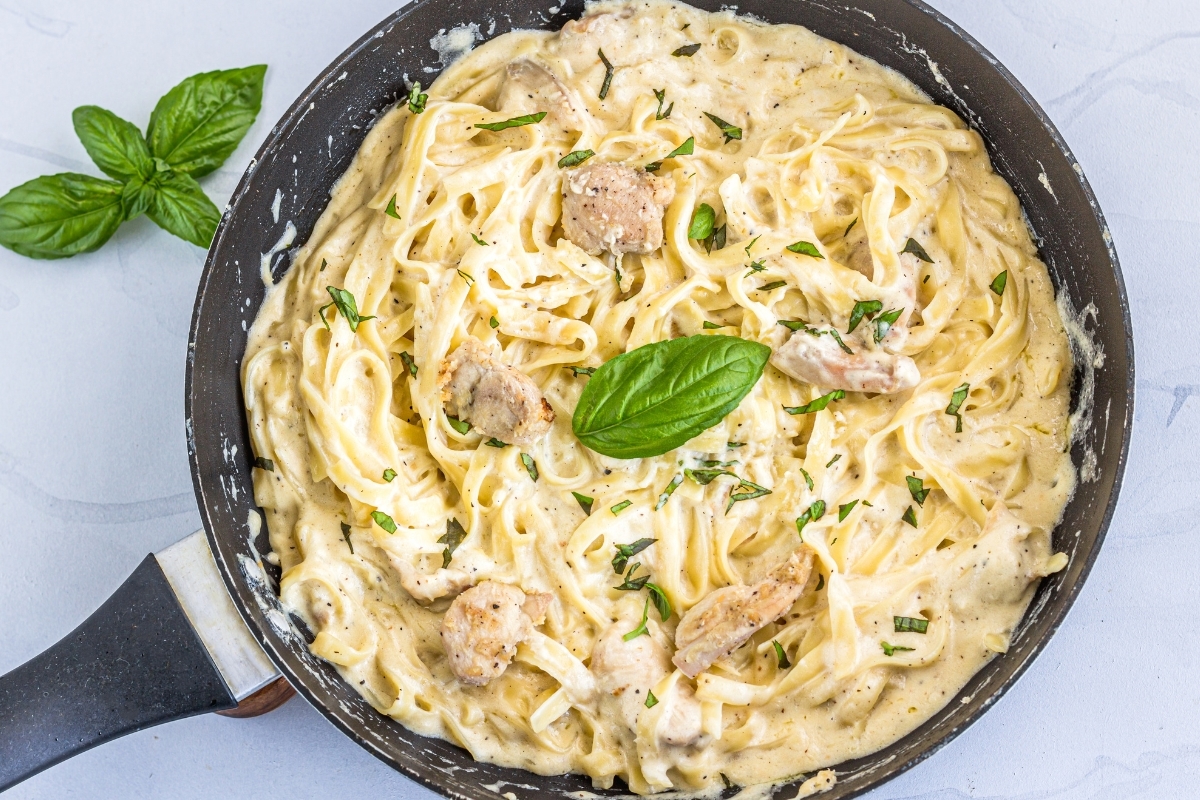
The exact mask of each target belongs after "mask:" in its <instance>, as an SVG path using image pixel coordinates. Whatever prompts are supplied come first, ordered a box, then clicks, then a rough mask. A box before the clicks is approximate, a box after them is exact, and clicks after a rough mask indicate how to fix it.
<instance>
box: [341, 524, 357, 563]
mask: <svg viewBox="0 0 1200 800" xmlns="http://www.w3.org/2000/svg"><path fill="white" fill-rule="evenodd" d="M342 538H343V539H345V540H346V547H349V548H350V555H354V542H352V541H350V526H349V525H347V524H346V523H344V522H343V523H342Z"/></svg>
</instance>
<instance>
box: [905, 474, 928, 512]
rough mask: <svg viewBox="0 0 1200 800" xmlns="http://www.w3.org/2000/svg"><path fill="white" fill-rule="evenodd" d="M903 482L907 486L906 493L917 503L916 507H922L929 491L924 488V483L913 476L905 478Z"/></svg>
mask: <svg viewBox="0 0 1200 800" xmlns="http://www.w3.org/2000/svg"><path fill="white" fill-rule="evenodd" d="M904 480H905V482H906V483H907V484H908V493H909V494H911V495H912V498H913V500H916V501H917V505H919V506H924V505H925V498H926V497H928V496H929V490H928V489H926V488H924V481H922V480H921V479H920V478H918V477H916V476H913V475H909V476H907V477H905V479H904Z"/></svg>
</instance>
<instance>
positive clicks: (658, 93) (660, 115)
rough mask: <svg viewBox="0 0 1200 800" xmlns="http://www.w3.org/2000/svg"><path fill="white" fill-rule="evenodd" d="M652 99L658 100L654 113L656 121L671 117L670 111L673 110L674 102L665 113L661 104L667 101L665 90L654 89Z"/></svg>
mask: <svg viewBox="0 0 1200 800" xmlns="http://www.w3.org/2000/svg"><path fill="white" fill-rule="evenodd" d="M654 97H655V98H656V99H657V100H658V110H657V111H655V112H654V118H655V119H656V120H657V119H666V118H667V117H669V116H671V111H672V110H673V109H674V108H675V103H674V102H672V103H671V105H669V106H667V110H666V111H663V103H664V102H665V101H666V99H667V90H666V89H655V90H654Z"/></svg>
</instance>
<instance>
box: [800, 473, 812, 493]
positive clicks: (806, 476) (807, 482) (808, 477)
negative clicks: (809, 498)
mask: <svg viewBox="0 0 1200 800" xmlns="http://www.w3.org/2000/svg"><path fill="white" fill-rule="evenodd" d="M800 474H801V475H803V476H804V485H805V486H807V487H808V490H809V491H810V492H811V491H812V490H813V479H812V475H809V474H808V470H806V469H805V468H804V467H801V468H800Z"/></svg>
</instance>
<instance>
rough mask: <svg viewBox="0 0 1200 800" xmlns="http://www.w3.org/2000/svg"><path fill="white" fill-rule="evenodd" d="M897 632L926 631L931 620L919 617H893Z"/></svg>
mask: <svg viewBox="0 0 1200 800" xmlns="http://www.w3.org/2000/svg"><path fill="white" fill-rule="evenodd" d="M892 623H893V624H894V625H895V626H896V633H925V632H926V631H927V630H929V620H927V619H920V618H918V617H892Z"/></svg>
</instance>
